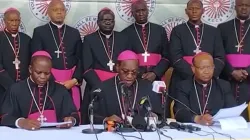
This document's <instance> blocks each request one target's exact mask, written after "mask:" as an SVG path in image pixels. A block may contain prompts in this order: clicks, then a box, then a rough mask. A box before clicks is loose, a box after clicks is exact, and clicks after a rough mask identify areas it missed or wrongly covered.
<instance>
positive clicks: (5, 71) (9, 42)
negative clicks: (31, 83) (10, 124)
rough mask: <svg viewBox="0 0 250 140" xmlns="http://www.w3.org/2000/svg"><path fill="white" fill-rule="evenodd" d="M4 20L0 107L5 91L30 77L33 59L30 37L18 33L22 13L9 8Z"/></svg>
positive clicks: (0, 66) (1, 36)
mask: <svg viewBox="0 0 250 140" xmlns="http://www.w3.org/2000/svg"><path fill="white" fill-rule="evenodd" d="M3 19H4V23H5V29H4V30H3V31H0V46H1V47H0V52H1V53H0V106H1V105H2V101H3V97H4V93H5V91H6V90H7V89H9V87H11V85H12V84H14V83H15V82H19V81H20V80H23V79H25V78H27V77H28V75H29V71H28V67H29V63H30V57H31V54H30V46H29V44H30V37H29V36H28V35H26V34H25V33H22V32H19V31H18V29H19V25H20V22H21V15H20V12H19V11H18V10H17V9H15V8H9V9H7V10H6V11H5V12H4V18H3ZM13 22H15V24H13ZM13 60H14V61H13ZM20 60H22V63H21V62H20Z"/></svg>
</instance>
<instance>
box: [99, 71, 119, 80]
mask: <svg viewBox="0 0 250 140" xmlns="http://www.w3.org/2000/svg"><path fill="white" fill-rule="evenodd" d="M94 71H95V72H96V74H97V75H98V77H99V78H100V80H101V81H105V80H108V79H110V78H113V77H114V76H116V75H117V73H114V72H109V71H104V70H98V69H95V70H94Z"/></svg>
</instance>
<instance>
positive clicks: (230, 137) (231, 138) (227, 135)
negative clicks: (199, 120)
mask: <svg viewBox="0 0 250 140" xmlns="http://www.w3.org/2000/svg"><path fill="white" fill-rule="evenodd" d="M208 127H209V128H210V129H211V130H213V132H212V133H216V134H219V135H222V136H225V137H228V138H229V139H230V140H236V139H235V138H233V137H232V136H231V135H229V134H224V133H220V132H217V131H215V130H214V129H213V128H212V127H211V126H208Z"/></svg>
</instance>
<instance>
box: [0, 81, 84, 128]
mask: <svg viewBox="0 0 250 140" xmlns="http://www.w3.org/2000/svg"><path fill="white" fill-rule="evenodd" d="M27 81H28V82H27ZM27 83H29V85H30V86H28V84H27ZM29 87H30V88H29ZM47 89H48V94H47V98H45V97H46V93H47V92H46V91H47ZM30 90H31V92H30ZM32 94H33V95H34V98H35V101H34V100H33V97H32ZM45 100H46V102H45ZM44 102H45V103H44ZM4 103H5V104H8V107H7V108H4V110H5V113H6V115H4V116H3V117H2V121H1V124H2V125H6V126H10V127H15V121H16V120H17V119H18V118H30V119H38V118H39V117H40V113H39V111H38V108H37V106H36V103H37V105H38V107H39V109H40V111H41V112H43V115H44V117H45V118H46V119H47V120H46V122H62V121H63V119H64V118H65V117H74V118H75V119H76V121H77V122H76V124H77V125H78V124H79V117H78V113H77V110H76V107H75V106H74V103H73V101H72V98H71V97H70V93H69V92H68V91H67V89H66V88H65V87H64V86H62V85H60V84H57V83H55V82H54V81H52V82H49V86H48V87H47V84H46V85H45V86H44V87H38V86H37V85H36V84H35V83H34V82H32V81H31V80H30V79H29V78H28V80H27V79H26V80H23V81H20V82H19V83H16V84H14V85H13V86H12V87H11V89H10V91H9V93H8V96H7V98H6V100H5V102H4ZM44 105H45V106H44ZM43 106H44V111H42V110H43Z"/></svg>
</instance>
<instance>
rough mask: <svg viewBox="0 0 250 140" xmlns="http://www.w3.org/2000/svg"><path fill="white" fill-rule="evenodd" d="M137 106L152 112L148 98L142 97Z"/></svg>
mask: <svg viewBox="0 0 250 140" xmlns="http://www.w3.org/2000/svg"><path fill="white" fill-rule="evenodd" d="M139 105H140V106H141V107H144V108H145V109H146V110H147V111H148V112H151V111H152V105H151V102H150V98H149V96H144V97H142V98H141V100H140V102H139Z"/></svg>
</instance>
